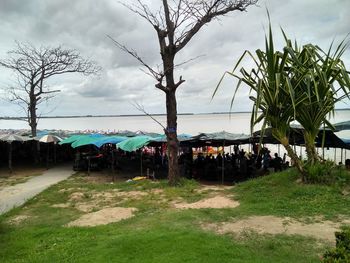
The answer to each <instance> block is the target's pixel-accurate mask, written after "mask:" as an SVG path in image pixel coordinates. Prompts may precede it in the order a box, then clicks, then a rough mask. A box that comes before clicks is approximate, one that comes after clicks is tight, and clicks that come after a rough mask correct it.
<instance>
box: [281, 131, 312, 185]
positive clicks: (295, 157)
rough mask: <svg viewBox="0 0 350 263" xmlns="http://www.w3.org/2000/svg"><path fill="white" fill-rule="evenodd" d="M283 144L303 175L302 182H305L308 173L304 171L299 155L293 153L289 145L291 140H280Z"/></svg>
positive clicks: (285, 138)
mask: <svg viewBox="0 0 350 263" xmlns="http://www.w3.org/2000/svg"><path fill="white" fill-rule="evenodd" d="M279 141H280V142H281V144H282V145H283V146H284V148H285V149H286V151H287V153H288V156H289V157H290V158H291V160H292V162H293V164H294V166H295V167H296V168H297V170H298V171H299V173H300V174H301V180H302V181H303V182H305V179H306V177H305V175H306V171H305V169H304V166H303V163H302V162H301V160H300V159H299V158H298V155H297V154H296V153H295V152H294V151H293V149H292V147H291V146H290V144H289V140H288V138H287V137H283V138H280V140H279Z"/></svg>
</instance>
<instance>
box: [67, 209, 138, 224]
mask: <svg viewBox="0 0 350 263" xmlns="http://www.w3.org/2000/svg"><path fill="white" fill-rule="evenodd" d="M135 211H137V209H136V208H133V207H129V208H125V207H111V208H105V209H102V210H100V211H97V212H92V213H88V214H85V215H83V216H81V217H80V218H78V219H77V220H75V221H72V222H70V223H68V224H67V226H97V225H106V224H110V223H114V222H119V221H121V220H123V219H127V218H130V217H132V216H133V215H134V212H135Z"/></svg>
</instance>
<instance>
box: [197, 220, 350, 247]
mask: <svg viewBox="0 0 350 263" xmlns="http://www.w3.org/2000/svg"><path fill="white" fill-rule="evenodd" d="M349 223H350V220H343V221H341V222H332V221H327V220H326V221H320V222H316V223H310V224H306V223H302V222H299V221H296V220H294V219H291V218H289V217H283V218H281V217H275V216H252V217H248V218H246V219H242V220H238V221H234V222H224V223H220V224H206V225H203V226H202V227H203V228H204V229H206V230H213V231H215V232H217V233H219V234H227V233H235V234H242V233H244V232H245V231H254V232H257V233H259V234H272V235H276V234H287V235H302V236H309V237H313V238H316V239H322V240H325V241H328V242H335V237H334V232H335V231H338V230H339V227H340V226H341V225H342V224H349Z"/></svg>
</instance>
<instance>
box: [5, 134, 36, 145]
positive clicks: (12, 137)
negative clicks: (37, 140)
mask: <svg viewBox="0 0 350 263" xmlns="http://www.w3.org/2000/svg"><path fill="white" fill-rule="evenodd" d="M29 140H33V139H32V138H30V137H27V136H21V135H18V134H12V133H7V134H1V135H0V141H4V142H9V143H11V142H25V141H29Z"/></svg>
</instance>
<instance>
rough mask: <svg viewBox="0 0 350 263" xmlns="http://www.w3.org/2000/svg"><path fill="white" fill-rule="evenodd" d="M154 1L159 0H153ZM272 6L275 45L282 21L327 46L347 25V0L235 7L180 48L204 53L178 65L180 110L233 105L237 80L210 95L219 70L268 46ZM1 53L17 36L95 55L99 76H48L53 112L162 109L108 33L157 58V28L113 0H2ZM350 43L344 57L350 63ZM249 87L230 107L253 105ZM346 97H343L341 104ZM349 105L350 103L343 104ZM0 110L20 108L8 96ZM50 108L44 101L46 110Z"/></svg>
mask: <svg viewBox="0 0 350 263" xmlns="http://www.w3.org/2000/svg"><path fill="white" fill-rule="evenodd" d="M148 2H151V3H152V6H155V5H156V4H155V1H148ZM265 7H267V8H268V9H269V12H270V15H271V20H272V24H273V30H274V32H275V40H276V43H277V46H280V47H281V46H282V45H283V38H282V35H281V34H280V30H279V26H282V27H283V28H284V29H285V31H286V32H287V34H288V35H289V36H290V37H291V38H292V39H294V38H295V39H296V40H297V41H299V42H301V43H303V44H306V43H309V42H312V43H316V44H319V45H320V46H321V47H323V48H327V47H328V46H329V44H330V43H331V41H332V40H333V38H334V37H336V39H338V40H341V39H343V38H344V37H345V36H346V34H348V33H349V31H350V30H349V27H348V25H349V24H350V17H349V16H348V14H347V13H348V11H349V10H350V1H348V0H308V1H301V0H288V1H280V0H260V1H259V7H256V6H254V7H250V8H248V11H247V12H244V13H239V12H234V13H232V14H230V15H228V16H226V17H223V18H222V19H220V20H219V21H212V22H211V23H210V24H209V25H208V26H206V27H204V28H203V29H202V30H201V31H200V32H199V33H198V34H197V35H196V36H195V37H194V38H193V40H192V41H191V42H190V43H189V45H188V46H187V47H186V48H185V49H183V50H182V51H181V52H180V53H179V54H178V57H177V62H182V61H186V60H188V59H189V58H193V57H196V56H199V55H203V54H204V55H205V56H203V57H199V58H198V59H196V60H194V61H192V62H190V63H188V64H186V65H184V66H182V67H181V68H178V69H177V71H176V76H177V78H178V77H179V76H180V75H182V76H183V78H184V79H185V80H186V82H185V83H184V84H183V85H182V86H181V87H179V89H178V92H177V94H178V100H177V101H178V111H179V112H212V111H228V110H229V107H230V100H231V97H232V94H233V88H234V83H233V82H232V81H231V80H229V79H228V80H225V82H224V84H223V86H222V88H221V89H220V91H219V92H218V94H217V96H216V97H215V98H214V100H212V101H211V95H212V93H213V91H214V88H215V86H216V85H217V83H218V81H219V79H220V78H221V76H222V74H223V73H224V72H225V71H226V70H231V69H232V68H233V66H234V64H235V62H236V61H237V59H238V58H239V57H240V56H241V54H242V53H243V51H244V50H246V49H248V50H251V51H255V50H256V49H258V48H263V47H264V34H265V32H264V27H265V28H266V26H267V15H266V9H265ZM0 23H1V25H2V26H1V28H0V35H1V36H2V37H1V41H0V57H5V56H6V51H8V50H10V49H12V48H13V46H14V40H19V41H29V42H32V43H34V44H35V45H58V44H64V45H65V46H66V47H71V48H75V49H78V50H79V51H80V52H81V54H82V55H83V56H86V57H89V58H91V59H93V60H95V61H97V62H98V63H99V64H100V65H101V66H102V67H103V72H102V73H101V76H100V77H98V78H97V77H89V78H86V77H84V76H81V75H78V74H71V75H65V76H63V75H62V76H59V77H56V78H54V79H52V80H50V82H49V84H50V85H51V86H53V87H59V88H60V89H61V90H62V92H61V93H60V94H58V96H57V97H56V98H55V100H53V101H52V103H51V105H49V107H51V108H54V111H53V112H52V113H51V114H53V115H61V114H64V115H70V114H71V115H80V114H81V115H85V114H130V113H139V112H138V111H137V109H135V107H133V106H132V102H133V101H138V102H139V103H141V104H143V105H144V106H145V108H146V110H148V111H149V112H153V113H156V112H157V113H164V112H165V96H164V94H163V93H162V92H161V91H159V90H157V89H156V88H155V87H154V81H153V80H152V79H151V78H150V77H149V76H148V75H146V74H144V73H143V72H141V71H140V70H139V68H140V67H141V66H140V65H139V63H138V61H136V60H135V59H134V58H132V57H131V56H129V55H128V54H125V53H124V52H122V51H121V50H119V49H118V48H117V47H116V46H115V45H114V44H113V42H112V41H111V40H110V39H109V38H108V37H107V35H110V36H112V37H113V38H115V39H117V40H118V41H120V42H122V43H124V44H125V45H127V46H128V47H131V48H133V49H135V50H137V51H138V53H139V55H140V56H142V57H143V58H144V59H145V61H147V62H148V63H150V64H151V65H153V66H155V65H157V64H160V56H159V48H158V43H157V39H156V33H155V32H154V30H153V28H152V27H151V26H150V25H149V24H148V23H147V22H146V21H144V19H142V18H141V17H139V16H137V15H135V14H134V13H132V12H130V11H129V10H128V9H126V8H125V7H124V6H122V5H120V4H119V3H118V1H114V0H104V1H102V0H101V1H95V0H75V1H70V0H59V1H44V0H32V1H22V0H2V1H0ZM349 51H350V50H348V52H347V53H346V54H345V55H344V61H345V63H346V65H347V67H348V68H350V53H349ZM12 78H13V76H12V75H10V74H9V72H8V71H6V70H3V69H1V74H0V85H1V86H3V87H4V86H6V85H8V84H9V83H11V81H12ZM250 105H251V103H250V102H249V99H248V96H247V92H246V91H240V92H239V93H238V94H237V100H236V102H235V104H234V107H233V110H237V111H242V110H249V109H250ZM344 105H345V104H342V105H340V106H341V107H344ZM345 107H348V105H345ZM0 110H1V115H22V113H20V111H19V110H18V109H17V108H16V107H15V106H11V105H9V104H7V103H5V102H2V103H1V105H0ZM45 110H46V109H43V111H45Z"/></svg>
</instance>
